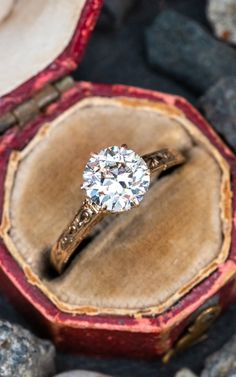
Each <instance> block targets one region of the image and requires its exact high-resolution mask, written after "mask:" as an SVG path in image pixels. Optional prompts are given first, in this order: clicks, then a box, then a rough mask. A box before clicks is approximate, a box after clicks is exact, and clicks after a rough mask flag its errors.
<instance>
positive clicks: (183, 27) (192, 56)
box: [146, 10, 236, 93]
mask: <svg viewBox="0 0 236 377" xmlns="http://www.w3.org/2000/svg"><path fill="white" fill-rule="evenodd" d="M146 43H147V56H148V61H149V63H150V64H151V65H152V66H153V67H154V68H157V69H160V68H161V69H162V70H163V71H165V72H167V73H168V74H169V75H171V76H173V77H174V78H176V79H178V80H181V81H182V82H184V83H185V84H186V85H188V86H190V87H192V88H193V89H194V90H195V91H197V92H199V93H202V92H205V91H206V90H207V89H208V88H209V87H210V86H211V85H213V84H215V83H216V82H217V81H218V80H219V79H220V78H222V77H224V76H225V73H226V72H227V75H229V76H232V75H233V76H234V75H236V64H235V62H236V51H235V50H234V49H233V48H231V47H230V46H228V45H226V44H224V43H223V42H220V41H217V40H215V39H214V38H213V37H211V35H210V34H208V33H207V32H206V31H205V30H204V29H203V28H202V27H201V26H200V25H199V24H197V23H196V22H194V21H192V20H191V19H189V18H188V17H185V16H182V15H180V14H178V13H177V12H174V11H171V10H166V11H164V12H162V13H161V14H160V15H159V16H158V17H157V18H156V19H155V20H154V22H153V24H152V25H151V26H150V27H149V28H148V29H147V31H146Z"/></svg>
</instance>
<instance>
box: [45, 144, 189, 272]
mask: <svg viewBox="0 0 236 377" xmlns="http://www.w3.org/2000/svg"><path fill="white" fill-rule="evenodd" d="M142 158H143V160H144V161H145V162H146V164H147V166H148V168H149V170H150V172H151V173H159V174H160V173H161V172H162V171H164V170H166V169H168V168H171V167H173V166H176V165H179V164H182V163H183V162H184V161H185V158H184V156H183V155H182V154H181V153H180V152H177V151H175V150H170V149H167V148H166V149H161V150H159V151H156V152H153V153H149V154H146V155H144V156H142ZM107 214H109V212H108V211H106V210H104V209H102V208H101V207H100V206H98V205H97V204H95V203H93V202H92V200H91V199H90V198H86V199H85V200H84V202H83V203H82V205H81V207H80V209H79V211H78V212H77V213H76V215H75V216H74V218H73V220H72V221H71V222H70V223H69V224H68V226H67V227H66V229H65V230H64V231H63V232H62V234H61V235H60V237H59V238H58V240H57V241H56V243H55V244H54V245H53V247H52V249H51V253H50V260H51V263H52V265H53V267H54V268H55V269H56V270H57V272H58V273H61V272H62V271H63V270H64V268H65V266H66V264H67V262H68V260H69V259H70V257H71V256H72V254H73V253H74V251H75V249H76V248H77V247H78V246H79V244H80V243H81V242H82V241H83V239H84V238H85V237H86V236H87V235H88V234H89V233H90V231H91V229H92V228H93V227H94V226H95V225H96V224H98V223H99V222H100V221H101V220H102V219H103V218H104V217H105V216H106V215H107Z"/></svg>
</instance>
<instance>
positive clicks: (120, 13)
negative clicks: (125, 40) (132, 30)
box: [99, 0, 137, 30]
mask: <svg viewBox="0 0 236 377" xmlns="http://www.w3.org/2000/svg"><path fill="white" fill-rule="evenodd" d="M136 3H137V0H104V6H103V12H102V15H101V18H100V20H99V25H100V26H101V27H102V28H104V29H111V30H114V29H118V28H120V27H121V26H122V24H123V22H124V21H125V19H126V17H127V16H128V14H129V12H130V11H131V10H132V8H133V7H134V6H135V4H136Z"/></svg>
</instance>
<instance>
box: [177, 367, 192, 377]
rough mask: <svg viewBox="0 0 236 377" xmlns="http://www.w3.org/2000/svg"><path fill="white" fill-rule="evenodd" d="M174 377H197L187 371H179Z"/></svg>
mask: <svg viewBox="0 0 236 377" xmlns="http://www.w3.org/2000/svg"><path fill="white" fill-rule="evenodd" d="M175 377H197V376H196V374H194V373H193V372H191V370H189V369H186V368H184V369H181V370H180V371H179V372H177V373H176V375H175Z"/></svg>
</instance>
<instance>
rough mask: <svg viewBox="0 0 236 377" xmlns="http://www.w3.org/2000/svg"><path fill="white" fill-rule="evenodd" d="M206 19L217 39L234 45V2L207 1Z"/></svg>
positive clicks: (235, 41)
mask: <svg viewBox="0 0 236 377" xmlns="http://www.w3.org/2000/svg"><path fill="white" fill-rule="evenodd" d="M207 17H208V20H209V21H210V23H211V25H212V27H213V29H214V32H215V34H216V36H217V37H218V38H221V39H223V40H224V41H227V42H230V43H234V44H236V1H235V0H209V1H208V7H207Z"/></svg>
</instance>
